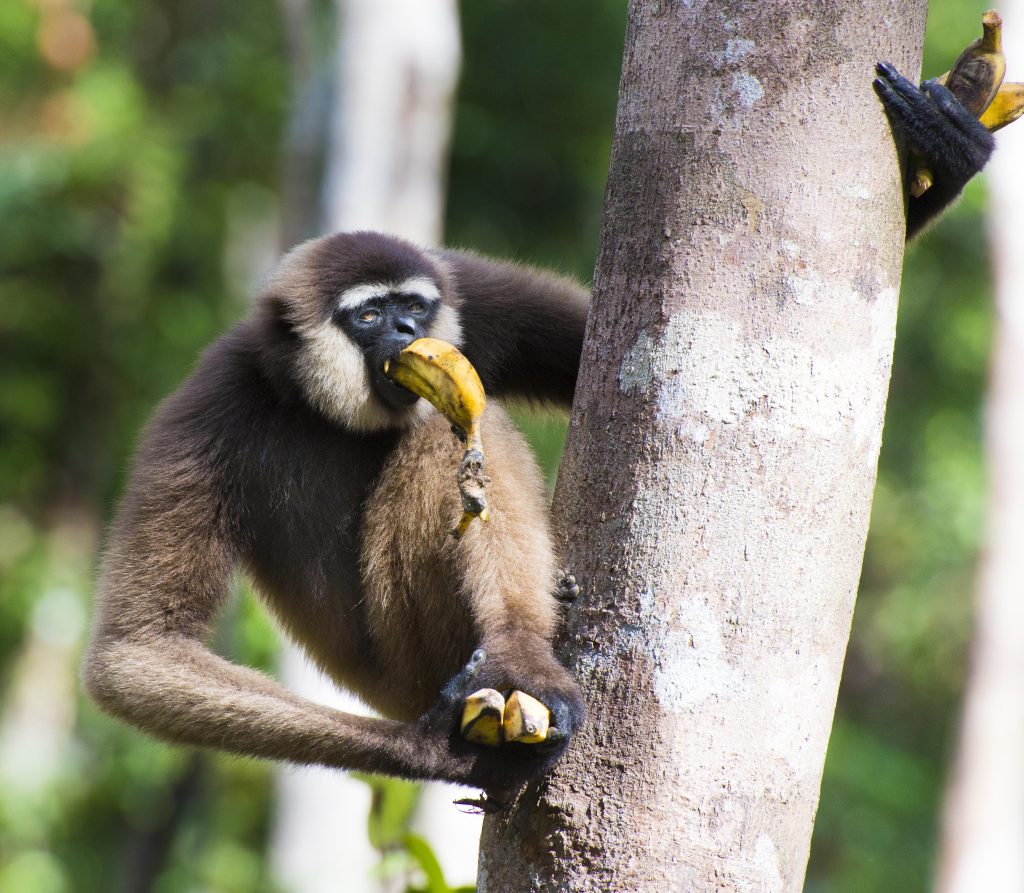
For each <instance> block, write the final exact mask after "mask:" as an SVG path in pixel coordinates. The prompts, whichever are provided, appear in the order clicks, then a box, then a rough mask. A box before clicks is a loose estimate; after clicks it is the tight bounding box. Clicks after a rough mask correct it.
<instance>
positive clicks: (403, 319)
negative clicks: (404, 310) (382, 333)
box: [395, 316, 416, 342]
mask: <svg viewBox="0 0 1024 893" xmlns="http://www.w3.org/2000/svg"><path fill="white" fill-rule="evenodd" d="M395 332H396V333H397V334H399V335H408V336H409V341H410V342H412V341H415V340H416V322H415V321H414V320H412V319H410V318H409V317H408V316H400V317H398V319H396V320H395Z"/></svg>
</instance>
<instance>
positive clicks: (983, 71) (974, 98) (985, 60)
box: [910, 9, 1024, 198]
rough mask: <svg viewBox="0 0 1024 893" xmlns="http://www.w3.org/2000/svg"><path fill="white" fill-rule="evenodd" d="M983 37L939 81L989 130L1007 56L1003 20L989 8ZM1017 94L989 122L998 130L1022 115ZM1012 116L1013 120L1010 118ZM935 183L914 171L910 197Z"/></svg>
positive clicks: (927, 173) (924, 170)
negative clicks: (994, 124)
mask: <svg viewBox="0 0 1024 893" xmlns="http://www.w3.org/2000/svg"><path fill="white" fill-rule="evenodd" d="M981 27H982V36H981V37H979V38H978V39H977V40H975V41H974V42H973V43H971V44H970V45H969V46H968V47H967V48H966V49H965V50H964V51H963V52H962V53H961V54H960V56H959V57H958V58H957V60H956V62H955V63H954V64H953V67H952V68H951V69H950V70H949V71H948V72H946V73H945V74H944V75H942V76H941V77H939V78H938V79H937V80H938V81H939V83H941V84H944V85H945V86H946V88H947V89H948V90H949V91H950V93H952V94H953V95H954V96H955V97H956V98H957V100H958V101H959V102H960V104H961V105H963V107H964V108H966V109H967V110H968V111H969V112H970V113H971V114H972V115H974V116H975V117H977V118H979V119H980V120H981V122H982V124H984V125H985V127H986V128H988V129H989V130H995V129H996V127H990V126H989V124H988V123H987V122H986V121H985V112H986V110H987V109H988V108H989V106H990V104H992V103H993V102H994V100H995V99H996V98H997V97H998V96H999V93H1000V89H999V88H1000V86H1001V85H1002V83H1003V76H1004V75H1005V74H1006V57H1005V56H1004V55H1003V36H1002V29H1003V20H1002V18H1001V17H1000V16H999V13H998V12H996V11H995V10H994V9H990V10H989V11H988V12H986V13H985V14H984V15H983V16H982V17H981ZM1013 95H1014V94H1012V93H1011V92H1009V91H1008V93H1007V97H1006V99H1005V100H1001V101H1000V103H999V108H998V109H997V110H996V112H994V113H993V115H992V116H990V118H989V120H991V121H996V122H998V123H997V126H998V127H1005V126H1006V125H1007V124H1009V123H1010V122H1011V121H1013V120H1015V119H1016V118H1017V117H1019V116H1020V114H1021V112H1022V111H1024V109H1020V110H1016V108H1017V104H1019V103H1020V102H1021V101H1022V100H1021V99H1019V98H1018V99H1017V100H1016V102H1015V101H1014V100H1013V99H1012V98H1011V97H1012V96H1013ZM1009 115H1013V117H1008V116H1009ZM933 182H934V176H933V174H932V172H931V171H930V170H928V169H927V168H926V167H924V166H919V167H918V168H917V170H916V171H915V172H914V179H913V181H912V182H911V184H910V194H911V195H912V196H914V198H919V197H920V196H922V195H924V193H925V192H927V191H928V190H929V189H930V188H931V185H932V183H933Z"/></svg>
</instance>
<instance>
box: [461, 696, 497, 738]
mask: <svg viewBox="0 0 1024 893" xmlns="http://www.w3.org/2000/svg"><path fill="white" fill-rule="evenodd" d="M504 713H505V698H504V697H502V694H501V692H500V691H495V690H494V689H493V688H481V689H480V691H478V692H474V693H473V694H471V695H470V696H469V697H468V698H466V700H465V702H464V703H463V706H462V725H461V726H460V729H461V731H462V737H463V738H465V739H466V740H467V741H471V742H472V743H474V744H485V745H487V746H488V747H498V746H499V745H500V744H501V732H502V721H503V717H504Z"/></svg>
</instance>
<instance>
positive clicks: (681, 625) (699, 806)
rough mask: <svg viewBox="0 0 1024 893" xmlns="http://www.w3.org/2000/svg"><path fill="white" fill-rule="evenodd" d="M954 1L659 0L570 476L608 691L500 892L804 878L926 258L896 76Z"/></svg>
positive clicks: (623, 120)
mask: <svg viewBox="0 0 1024 893" xmlns="http://www.w3.org/2000/svg"><path fill="white" fill-rule="evenodd" d="M925 11H926V4H925V2H924V0H912V2H905V0H861V2H857V3H850V2H837V0H830V2H820V0H794V2H787V3H758V4H753V3H746V2H740V0H724V2H720V3H715V4H708V3H692V4H684V3H669V2H666V0H653V2H652V0H632V2H630V4H629V26H628V31H627V36H626V46H625V53H624V62H623V72H622V80H621V84H620V93H619V108H618V115H617V120H616V128H615V139H614V144H613V149H612V159H611V169H610V173H609V180H608V187H607V192H606V196H605V208H604V224H603V231H602V236H601V244H600V251H599V256H598V260H597V269H596V274H595V281H594V304H593V309H592V311H591V315H590V320H589V323H588V331H587V340H586V345H585V348H584V357H583V365H582V369H581V372H580V378H579V382H578V385H577V392H576V402H575V406H574V409H573V414H572V418H571V421H570V428H569V439H568V444H567V449H566V453H565V457H564V459H563V462H562V469H561V473H560V475H559V479H558V487H557V490H556V495H555V522H556V524H555V527H556V529H557V530H559V531H561V532H562V535H563V536H564V537H565V539H566V542H565V543H564V551H565V556H566V564H567V566H568V567H569V568H570V569H571V570H572V571H574V572H575V574H576V575H577V576H578V577H579V578H580V580H581V583H582V585H583V590H584V591H583V595H582V596H581V598H580V600H579V603H578V604H577V605H576V606H575V607H574V608H573V610H572V612H571V615H570V617H569V618H568V631H567V636H566V643H565V657H566V659H567V660H568V662H569V664H570V666H572V667H573V668H574V670H575V672H576V675H577V677H578V678H579V679H580V681H581V684H582V686H583V688H584V691H585V693H586V696H587V699H588V702H589V705H590V718H589V722H588V724H587V726H586V727H585V729H584V730H583V731H582V732H581V734H580V735H579V736H578V738H577V740H576V741H575V742H574V745H573V747H572V748H571V749H570V752H569V753H568V754H567V755H566V758H565V759H564V760H563V761H562V762H561V763H560V764H559V765H558V766H557V767H556V770H555V772H554V773H553V774H552V775H551V776H550V777H549V778H547V779H545V780H544V781H543V782H541V783H540V785H538V786H536V787H531V788H528V789H527V791H526V792H525V793H524V794H523V795H522V797H521V798H520V800H519V801H518V803H517V804H516V805H515V807H514V808H513V809H511V810H510V811H509V812H506V813H503V814H499V815H497V816H494V817H490V818H488V819H487V820H486V821H485V823H484V835H483V841H482V850H481V863H480V885H481V886H480V888H481V890H485V891H491V893H498V891H501V893H506V891H515V890H573V891H584V890H588V891H589V890H592V891H608V890H629V891H659V893H661V891H666V890H687V891H705V890H716V891H719V890H757V891H763V890H773V891H774V890H788V891H795V890H799V889H800V888H801V886H802V882H803V876H804V872H805V868H806V862H807V855H808V849H809V845H810V839H811V830H812V826H813V822H814V814H815V810H816V807H817V801H818V793H819V787H820V780H821V771H822V765H823V762H824V757H825V748H826V744H827V741H828V735H829V729H830V727H831V722H832V715H833V711H834V708H835V699H836V691H837V687H838V683H839V676H840V672H841V669H842V664H843V657H844V653H845V649H846V643H847V639H848V635H849V627H850V619H851V613H852V610H853V602H854V596H855V592H856V588H857V582H858V577H859V574H860V566H861V559H862V554H863V548H864V540H865V535H866V531H867V524H868V514H869V509H870V505H871V496H872V489H873V486H874V481H875V471H876V464H877V457H878V449H879V444H880V438H881V429H882V418H883V411H884V408H885V400H886V392H887V388H888V380H889V371H890V364H891V356H892V345H893V337H894V329H895V318H896V304H897V296H898V290H899V282H900V272H901V267H902V259H903V241H904V239H903V232H904V223H903V205H902V188H901V179H900V170H899V164H898V157H897V152H896V150H895V148H894V145H893V139H892V134H891V132H890V129H889V126H888V123H887V121H886V119H885V116H884V114H883V112H882V109H881V106H880V104H879V102H878V100H877V99H876V97H875V95H874V93H873V91H872V89H871V81H872V77H873V66H874V63H875V61H876V60H877V59H879V58H882V59H889V60H891V61H893V62H894V63H895V64H896V65H897V66H898V67H899V68H901V69H902V70H904V71H906V72H909V73H910V74H911V75H916V73H917V71H918V70H919V67H920V54H921V42H922V37H923V32H924V20H925Z"/></svg>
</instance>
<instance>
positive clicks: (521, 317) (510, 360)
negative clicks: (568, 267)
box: [435, 251, 590, 406]
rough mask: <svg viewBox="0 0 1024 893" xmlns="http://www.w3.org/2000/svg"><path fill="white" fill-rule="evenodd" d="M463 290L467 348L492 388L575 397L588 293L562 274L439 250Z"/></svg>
mask: <svg viewBox="0 0 1024 893" xmlns="http://www.w3.org/2000/svg"><path fill="white" fill-rule="evenodd" d="M435 256H436V257H438V258H440V259H441V260H442V261H443V262H444V264H445V265H446V266H447V267H448V268H449V270H450V271H451V273H452V276H453V279H454V282H455V290H456V291H457V293H458V295H459V316H460V319H461V321H462V330H463V333H464V340H463V343H462V346H461V348H462V352H463V353H464V354H465V355H466V356H467V357H468V358H469V361H470V362H471V363H472V364H473V365H474V366H475V367H476V370H477V372H478V373H479V374H480V378H481V380H482V381H483V383H484V388H485V389H486V390H487V393H488V394H494V395H496V396H511V397H523V398H526V399H528V400H536V401H540V402H544V401H551V402H555V403H559V404H562V405H566V406H567V405H569V404H570V403H571V402H572V395H573V391H574V390H575V387H576V373H577V371H578V370H579V364H580V351H581V350H582V347H583V331H584V328H585V327H586V323H587V312H588V310H589V308H590V293H589V292H588V291H587V290H586V289H585V288H583V287H582V286H580V285H578V284H577V283H575V282H573V281H572V280H571V279H568V278H566V277H563V276H557V275H555V274H553V273H549V272H546V271H541V270H536V269H533V268H530V267H524V266H518V265H516V264H512V263H503V262H498V261H493V260H490V259H487V260H485V259H483V258H480V257H477V256H476V255H474V254H472V253H469V252H461V251H439V252H437V253H436V255H435Z"/></svg>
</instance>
